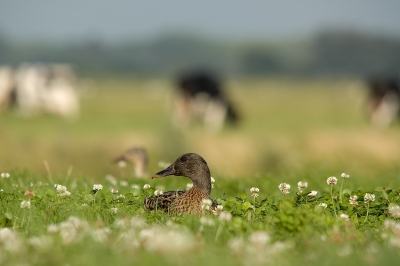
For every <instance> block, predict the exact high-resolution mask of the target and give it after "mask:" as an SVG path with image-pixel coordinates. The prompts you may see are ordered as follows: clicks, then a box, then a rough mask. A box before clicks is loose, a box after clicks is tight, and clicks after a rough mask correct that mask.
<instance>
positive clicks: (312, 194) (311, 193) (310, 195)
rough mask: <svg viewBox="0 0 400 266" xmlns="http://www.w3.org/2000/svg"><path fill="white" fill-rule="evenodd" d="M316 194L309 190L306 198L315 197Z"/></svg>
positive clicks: (314, 191)
mask: <svg viewBox="0 0 400 266" xmlns="http://www.w3.org/2000/svg"><path fill="white" fill-rule="evenodd" d="M317 194H318V191H316V190H311V192H310V193H308V194H307V196H309V197H315V196H316V195H317Z"/></svg>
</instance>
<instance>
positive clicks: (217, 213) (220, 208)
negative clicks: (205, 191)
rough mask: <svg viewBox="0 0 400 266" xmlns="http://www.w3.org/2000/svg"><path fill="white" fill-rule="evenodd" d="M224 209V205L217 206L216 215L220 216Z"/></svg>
mask: <svg viewBox="0 0 400 266" xmlns="http://www.w3.org/2000/svg"><path fill="white" fill-rule="evenodd" d="M223 209H224V207H223V206H222V205H217V207H216V208H215V210H213V211H212V212H213V214H214V215H215V216H219V215H220V214H221V212H222V210H223Z"/></svg>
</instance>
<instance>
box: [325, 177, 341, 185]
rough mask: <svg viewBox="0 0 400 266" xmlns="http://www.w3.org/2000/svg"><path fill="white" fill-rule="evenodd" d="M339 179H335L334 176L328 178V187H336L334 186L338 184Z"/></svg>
mask: <svg viewBox="0 0 400 266" xmlns="http://www.w3.org/2000/svg"><path fill="white" fill-rule="evenodd" d="M337 181H338V180H337V178H336V177H334V176H330V177H328V179H327V180H326V183H327V184H328V185H330V186H334V185H336V184H337Z"/></svg>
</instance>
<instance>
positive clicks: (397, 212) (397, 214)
mask: <svg viewBox="0 0 400 266" xmlns="http://www.w3.org/2000/svg"><path fill="white" fill-rule="evenodd" d="M389 213H390V215H392V217H393V218H400V207H399V206H398V205H394V206H389Z"/></svg>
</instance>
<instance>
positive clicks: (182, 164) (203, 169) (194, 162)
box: [151, 153, 211, 193]
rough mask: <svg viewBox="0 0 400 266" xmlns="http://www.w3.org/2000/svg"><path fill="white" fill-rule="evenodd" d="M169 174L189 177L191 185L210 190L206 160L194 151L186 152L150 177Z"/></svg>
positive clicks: (160, 176)
mask: <svg viewBox="0 0 400 266" xmlns="http://www.w3.org/2000/svg"><path fill="white" fill-rule="evenodd" d="M170 175H175V176H186V177H189V178H190V179H191V180H192V182H193V186H197V187H200V188H201V189H204V190H205V191H207V193H210V192H211V175H210V169H209V168H208V165H207V162H206V161H205V160H204V159H203V158H202V157H201V156H200V155H198V154H196V153H186V154H183V155H181V156H179V158H178V159H176V161H175V162H174V163H173V164H171V165H170V166H168V167H167V168H166V169H164V170H162V171H160V172H158V173H156V174H155V175H153V176H152V177H151V178H162V177H166V176H170Z"/></svg>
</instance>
